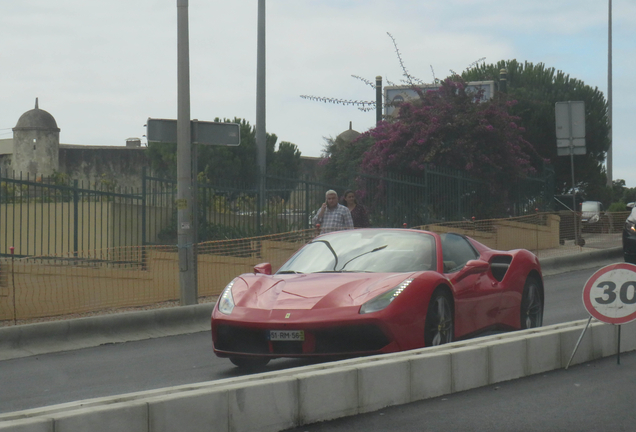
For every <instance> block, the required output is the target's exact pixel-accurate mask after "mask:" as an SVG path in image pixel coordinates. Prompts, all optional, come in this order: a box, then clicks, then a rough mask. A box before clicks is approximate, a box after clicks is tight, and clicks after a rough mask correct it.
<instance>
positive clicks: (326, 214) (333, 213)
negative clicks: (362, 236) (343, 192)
mask: <svg viewBox="0 0 636 432" xmlns="http://www.w3.org/2000/svg"><path fill="white" fill-rule="evenodd" d="M312 222H313V224H314V225H316V224H320V234H324V233H327V232H332V231H339V230H345V229H353V219H351V212H350V211H349V209H348V208H346V207H345V206H343V205H341V204H338V194H337V193H336V191H335V190H328V191H327V192H326V193H325V202H324V203H322V206H321V207H320V209H319V210H318V213H316V216H314V218H313V220H312Z"/></svg>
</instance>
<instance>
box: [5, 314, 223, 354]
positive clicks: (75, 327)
mask: <svg viewBox="0 0 636 432" xmlns="http://www.w3.org/2000/svg"><path fill="white" fill-rule="evenodd" d="M213 308H214V303H203V304H198V305H192V306H180V307H174V308H165V309H153V310H145V311H139V312H126V313H118V314H112V315H102V316H95V317H86V318H76V319H70V320H64V321H51V322H45V323H36V324H25V325H18V326H12V327H2V328H0V360H9V359H13V358H20V357H28V356H32V355H37V354H45V353H51V352H60V351H69V350H74V349H80V348H88V347H94V346H99V345H103V344H108V343H121V342H130V341H137V340H143V339H152V338H159V337H165V336H175V335H180V334H187V333H196V332H201V331H210V316H211V314H212V309H213Z"/></svg>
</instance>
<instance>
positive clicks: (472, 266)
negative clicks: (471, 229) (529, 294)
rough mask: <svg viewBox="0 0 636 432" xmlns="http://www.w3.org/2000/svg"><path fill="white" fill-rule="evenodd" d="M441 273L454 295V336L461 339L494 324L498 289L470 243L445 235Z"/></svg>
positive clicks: (499, 296) (498, 306) (463, 238)
mask: <svg viewBox="0 0 636 432" xmlns="http://www.w3.org/2000/svg"><path fill="white" fill-rule="evenodd" d="M440 237H441V238H442V255H443V258H444V273H445V274H446V276H447V277H448V278H449V280H450V282H451V283H452V284H453V292H454V295H455V336H456V337H458V338H459V337H462V336H464V335H466V334H469V333H473V332H475V331H478V330H480V329H483V328H487V327H490V326H493V325H494V324H496V323H497V318H498V315H499V310H500V307H501V288H500V287H499V285H498V284H497V281H496V280H495V279H494V278H493V277H492V274H491V272H490V269H489V264H488V263H486V262H485V261H481V260H480V259H479V253H478V252H477V251H476V250H475V248H473V247H472V245H471V244H470V242H469V241H468V240H467V239H466V238H465V237H463V236H460V235H458V234H452V233H448V234H444V235H442V236H440Z"/></svg>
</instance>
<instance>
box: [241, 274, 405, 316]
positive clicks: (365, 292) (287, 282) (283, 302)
mask: <svg viewBox="0 0 636 432" xmlns="http://www.w3.org/2000/svg"><path fill="white" fill-rule="evenodd" d="M412 275H413V274H412V273H313V274H299V275H280V276H264V275H242V276H240V277H239V278H240V279H242V280H243V281H244V282H245V285H244V287H243V289H239V290H236V291H234V290H233V295H234V299H235V302H236V305H237V306H240V307H246V308H255V309H270V310H271V309H319V308H333V307H346V306H358V305H361V304H363V303H364V302H366V301H367V300H370V299H372V298H373V297H375V296H377V295H380V294H382V293H383V292H386V291H388V290H390V289H392V288H395V287H396V286H397V285H399V284H400V283H402V281H404V280H405V279H407V278H409V277H411V276H412ZM237 285H238V284H235V287H236V286H237ZM241 285H242V284H241Z"/></svg>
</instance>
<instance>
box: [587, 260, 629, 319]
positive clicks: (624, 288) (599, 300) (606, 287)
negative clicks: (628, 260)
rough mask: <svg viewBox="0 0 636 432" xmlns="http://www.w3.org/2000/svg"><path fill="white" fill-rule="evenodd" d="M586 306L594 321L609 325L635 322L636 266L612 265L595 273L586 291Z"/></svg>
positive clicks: (589, 280) (588, 282)
mask: <svg viewBox="0 0 636 432" xmlns="http://www.w3.org/2000/svg"><path fill="white" fill-rule="evenodd" d="M583 304H584V305H585V308H586V309H587V311H588V312H589V313H590V315H592V316H593V317H594V318H596V319H598V320H599V321H602V322H605V323H608V324H625V323H628V322H630V321H633V320H635V319H636V265H633V264H623V263H621V264H612V265H609V266H607V267H603V268H602V269H600V270H598V271H597V272H596V273H594V274H593V275H592V276H591V277H590V278H589V279H588V281H587V283H586V284H585V288H583Z"/></svg>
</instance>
